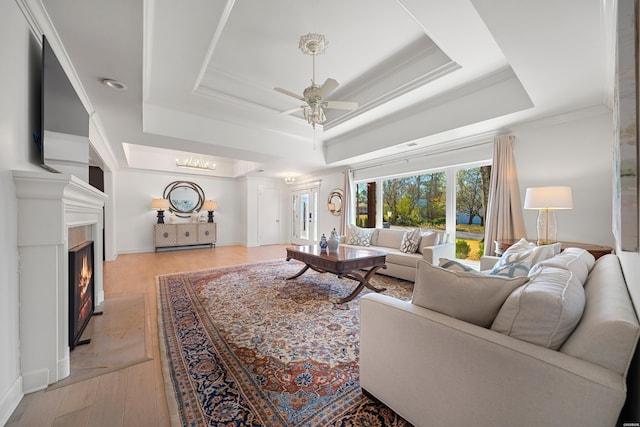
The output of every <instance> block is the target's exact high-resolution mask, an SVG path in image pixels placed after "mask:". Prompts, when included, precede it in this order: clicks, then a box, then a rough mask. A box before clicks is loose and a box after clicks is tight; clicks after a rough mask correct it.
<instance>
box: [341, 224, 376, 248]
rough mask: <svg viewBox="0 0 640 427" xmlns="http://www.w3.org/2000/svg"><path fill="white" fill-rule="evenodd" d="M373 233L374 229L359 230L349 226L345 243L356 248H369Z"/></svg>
mask: <svg viewBox="0 0 640 427" xmlns="http://www.w3.org/2000/svg"><path fill="white" fill-rule="evenodd" d="M374 231H375V228H360V227H357V226H355V225H353V224H351V225H350V226H349V238H348V239H347V243H348V244H350V245H357V246H370V245H371V236H372V235H373V232H374Z"/></svg>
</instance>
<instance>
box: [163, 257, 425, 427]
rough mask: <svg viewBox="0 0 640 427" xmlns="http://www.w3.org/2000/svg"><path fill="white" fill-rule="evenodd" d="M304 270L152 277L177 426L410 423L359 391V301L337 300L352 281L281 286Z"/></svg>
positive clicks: (407, 289) (406, 291)
mask: <svg viewBox="0 0 640 427" xmlns="http://www.w3.org/2000/svg"><path fill="white" fill-rule="evenodd" d="M301 266H302V264H300V263H297V262H284V261H277V262H269V263H261V264H250V265H243V266H236V267H228V268H221V269H216V270H207V271H197V272H192V273H183V274H175V275H167V276H159V277H158V311H159V313H160V316H159V322H160V324H159V326H160V327H159V330H160V335H161V337H160V341H161V347H162V349H161V353H162V354H163V364H164V371H165V379H167V381H168V382H170V383H171V384H172V390H170V392H168V393H167V394H168V397H169V398H171V397H175V406H174V412H176V413H178V414H179V416H180V419H179V420H177V419H176V420H174V421H175V422H176V424H179V423H181V424H182V425H187V426H206V425H210V426H214V425H215V426H222V425H224V426H405V425H407V423H406V421H404V420H403V419H402V418H400V417H399V416H398V415H396V414H395V413H394V412H393V411H391V410H390V409H389V408H387V407H386V406H384V405H382V404H381V403H379V402H376V401H374V400H372V399H370V398H368V397H366V396H364V395H363V394H362V391H361V389H360V386H359V382H358V343H359V341H358V336H359V319H360V314H359V308H360V306H359V297H357V298H356V299H354V300H352V301H350V302H348V303H346V304H338V303H337V302H336V301H337V300H338V299H340V298H341V297H343V296H346V295H348V294H349V292H350V291H351V290H352V289H353V287H354V286H355V284H356V282H354V281H352V280H349V279H338V278H337V277H336V276H335V275H332V274H319V273H316V272H313V271H311V270H310V271H307V272H306V273H305V274H303V275H302V276H300V277H298V278H297V279H295V280H289V281H285V280H284V278H285V277H288V276H291V275H293V274H294V273H296V272H297V271H298V270H299V269H300V268H301ZM372 282H373V284H374V286H381V287H384V288H387V290H386V291H385V292H384V293H385V294H388V295H392V296H395V297H397V298H402V299H409V298H410V297H411V291H412V287H413V284H411V283H409V282H405V281H401V280H395V279H392V278H389V277H386V276H380V275H376V276H375V278H374V279H373V280H372ZM367 292H369V291H368V290H365V291H364V292H363V293H362V294H365V293H367ZM170 406H171V403H170Z"/></svg>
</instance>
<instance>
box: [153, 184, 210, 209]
mask: <svg viewBox="0 0 640 427" xmlns="http://www.w3.org/2000/svg"><path fill="white" fill-rule="evenodd" d="M162 197H163V198H165V199H168V200H169V210H170V211H171V212H173V213H175V214H176V215H177V216H179V217H180V218H189V217H190V216H191V214H192V213H194V212H198V211H200V209H201V208H202V204H203V203H204V191H203V190H202V188H201V187H200V186H199V185H198V184H196V183H195V182H191V181H174V182H172V183H171V184H169V185H167V187H166V188H165V189H164V193H163V195H162Z"/></svg>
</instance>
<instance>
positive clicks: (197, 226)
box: [153, 222, 216, 252]
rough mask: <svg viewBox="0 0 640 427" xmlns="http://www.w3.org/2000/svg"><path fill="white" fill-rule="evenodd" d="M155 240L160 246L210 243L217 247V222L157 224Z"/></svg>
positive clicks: (156, 246) (156, 245)
mask: <svg viewBox="0 0 640 427" xmlns="http://www.w3.org/2000/svg"><path fill="white" fill-rule="evenodd" d="M153 242H154V246H155V248H156V252H158V248H171V247H177V246H196V245H209V246H211V247H212V248H215V247H216V223H215V222H199V223H183V224H155V228H154V234H153Z"/></svg>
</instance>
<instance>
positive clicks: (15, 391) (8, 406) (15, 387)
mask: <svg viewBox="0 0 640 427" xmlns="http://www.w3.org/2000/svg"><path fill="white" fill-rule="evenodd" d="M23 397H24V393H23V392H22V376H21V375H18V378H17V379H16V380H15V381H14V383H13V384H12V385H11V387H9V390H8V391H7V393H6V394H5V395H4V396H2V399H1V400H0V425H2V426H3V425H5V424H7V422H8V421H9V418H10V417H11V414H13V411H15V410H16V408H17V407H18V405H19V404H20V401H21V400H22V398H23Z"/></svg>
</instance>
